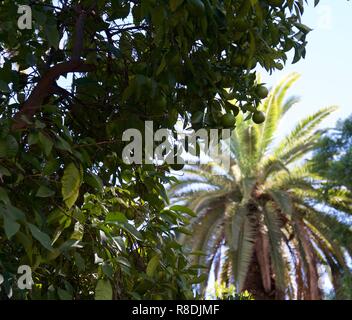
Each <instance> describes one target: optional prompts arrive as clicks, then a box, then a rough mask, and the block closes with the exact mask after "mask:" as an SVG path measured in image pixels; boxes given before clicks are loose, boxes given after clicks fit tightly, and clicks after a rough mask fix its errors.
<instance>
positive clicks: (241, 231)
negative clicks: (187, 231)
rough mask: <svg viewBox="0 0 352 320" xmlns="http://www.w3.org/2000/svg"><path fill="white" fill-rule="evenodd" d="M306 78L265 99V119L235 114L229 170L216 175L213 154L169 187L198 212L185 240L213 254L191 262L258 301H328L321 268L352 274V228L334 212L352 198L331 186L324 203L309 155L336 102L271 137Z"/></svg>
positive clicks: (346, 208) (289, 81) (334, 276)
mask: <svg viewBox="0 0 352 320" xmlns="http://www.w3.org/2000/svg"><path fill="white" fill-rule="evenodd" d="M298 78H299V76H298V75H297V74H291V75H289V76H288V77H286V78H285V79H284V80H283V81H281V82H280V83H279V84H278V85H277V86H276V87H274V88H273V89H272V90H271V92H270V94H269V96H268V97H267V99H266V100H264V102H263V104H262V105H261V106H260V109H261V110H262V111H263V112H264V113H265V114H266V121H265V122H264V123H263V124H262V125H256V124H250V122H249V121H245V120H244V119H243V118H242V117H240V116H238V117H237V124H236V129H235V130H234V132H233V134H232V137H231V139H230V143H228V144H226V146H225V147H226V148H228V151H229V152H230V155H231V170H230V172H229V173H224V175H221V176H219V175H214V174H213V172H214V170H218V169H219V168H217V167H218V166H219V164H217V163H216V161H215V160H214V161H213V162H211V163H209V164H206V165H204V164H202V165H197V166H186V167H185V169H184V171H183V172H184V174H183V175H182V177H180V178H179V182H178V183H176V184H174V185H173V186H171V187H170V190H169V191H170V194H171V198H172V199H174V201H183V202H185V203H186V204H187V205H188V206H190V208H191V209H193V210H194V211H195V212H196V213H197V217H196V218H194V220H193V221H192V223H191V228H192V236H184V238H183V239H181V241H182V242H183V243H184V244H185V245H188V246H190V247H191V249H192V250H193V251H194V252H198V251H203V252H204V253H205V255H193V256H192V257H193V261H192V262H193V263H195V264H197V265H206V266H207V268H208V270H214V274H215V280H216V281H221V282H224V283H226V284H228V285H229V284H235V286H236V289H237V291H239V292H241V291H243V290H248V291H249V292H251V293H252V294H253V295H254V296H255V298H256V299H285V298H286V299H321V298H322V293H321V290H320V286H319V270H320V268H321V267H324V266H325V267H326V269H325V270H327V271H328V274H329V275H330V278H331V280H332V284H333V286H334V288H335V289H338V286H339V283H340V281H341V278H342V277H343V275H344V274H346V273H349V272H350V271H349V267H348V265H347V262H346V257H347V256H348V255H350V253H351V251H352V245H351V244H352V241H351V240H352V232H351V231H350V229H349V227H348V226H347V225H346V224H345V223H343V222H341V221H340V220H339V219H338V218H336V215H332V214H331V211H334V210H338V211H343V212H345V213H351V211H352V210H351V200H350V199H351V197H350V195H349V194H348V192H347V191H344V190H331V194H330V196H329V199H328V200H327V202H325V203H324V204H322V197H321V193H320V192H319V184H320V183H321V178H320V177H319V176H317V175H316V174H314V173H313V172H312V170H311V167H310V164H309V161H303V160H305V158H304V157H307V154H308V153H309V152H310V151H312V150H313V149H314V148H315V147H316V145H317V142H318V140H319V138H320V137H321V135H322V133H323V131H322V130H318V129H317V128H318V125H319V124H320V123H321V121H322V120H323V119H325V118H326V117H327V116H328V115H329V114H330V113H331V112H333V111H334V110H335V109H336V108H335V107H327V108H323V109H321V110H319V111H318V112H316V113H314V114H313V115H311V116H309V117H307V118H305V119H303V120H301V121H300V122H299V123H298V124H297V125H296V127H295V128H294V129H293V130H292V131H291V132H290V133H289V134H288V135H287V136H286V137H284V138H283V139H282V140H281V141H280V142H278V143H273V139H274V138H275V133H276V131H277V128H278V125H279V122H280V120H281V119H282V117H283V116H284V115H285V114H286V113H287V111H288V110H290V108H291V107H292V106H293V105H294V104H295V103H296V102H297V101H298V99H297V98H296V97H291V98H288V99H286V95H287V91H288V89H289V88H290V87H291V86H292V85H293V84H294V82H295V81H296V80H297V79H298ZM273 144H274V145H273ZM209 274H210V273H209ZM203 289H204V288H203Z"/></svg>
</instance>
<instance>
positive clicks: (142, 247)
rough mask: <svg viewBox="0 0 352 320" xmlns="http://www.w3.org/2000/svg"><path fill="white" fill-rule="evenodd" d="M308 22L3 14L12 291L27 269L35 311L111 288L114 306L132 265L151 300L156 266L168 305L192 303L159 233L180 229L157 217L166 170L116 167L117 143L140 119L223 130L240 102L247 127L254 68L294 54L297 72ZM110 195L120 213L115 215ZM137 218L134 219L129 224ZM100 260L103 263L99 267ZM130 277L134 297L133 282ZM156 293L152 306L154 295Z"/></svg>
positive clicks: (216, 10) (96, 2) (208, 7)
mask: <svg viewBox="0 0 352 320" xmlns="http://www.w3.org/2000/svg"><path fill="white" fill-rule="evenodd" d="M314 2H315V4H316V3H317V2H318V1H314ZM19 5H28V6H30V8H31V11H32V15H33V23H31V27H32V28H31V29H23V28H19V25H18V21H17V19H16V18H19V17H20V16H21V14H22V13H18V6H19ZM303 11H304V1H303V0H287V1H273V0H252V1H247V0H242V1H241V0H237V1H230V0H225V1H220V0H204V1H201V0H170V1H161V0H143V1H127V0H119V1H105V0H82V1H69V0H57V1H49V0H45V1H28V0H21V1H13V0H4V1H1V3H0V21H1V25H0V108H1V114H0V223H1V229H0V248H1V252H0V267H1V268H2V271H3V270H6V272H7V273H6V275H5V278H6V281H7V282H8V283H11V279H13V278H14V277H15V272H14V270H17V266H18V265H19V264H28V265H30V266H31V267H32V268H33V271H34V274H33V277H34V280H35V282H36V283H39V287H38V288H39V289H40V290H39V293H38V295H39V296H40V297H41V298H45V297H46V298H48V297H56V298H58V297H59V298H68V297H71V298H72V297H74V298H80V297H81V298H85V297H88V296H89V298H90V297H91V296H92V295H91V294H90V293H91V292H92V291H93V292H94V290H95V289H94V288H95V287H96V284H97V283H98V284H99V287H98V288H99V292H101V282H99V280H104V281H105V280H106V279H108V280H109V281H110V284H111V283H112V284H113V288H112V289H111V290H113V291H114V292H113V294H114V297H119V296H123V297H129V298H131V297H132V296H133V294H132V292H134V291H133V290H132V291H131V290H130V291H129V293H128V294H127V295H126V293H123V292H117V291H116V290H117V288H118V286H117V285H116V283H118V282H116V279H115V278H114V277H115V276H116V277H120V278H121V277H122V275H124V276H126V274H125V273H124V272H125V271H126V268H128V265H130V269H128V270H129V271H128V272H130V270H131V269H132V270H134V271H135V272H137V271H138V272H142V271H143V272H144V276H145V277H146V278H147V282H148V281H149V284H148V286H149V287H151V286H153V284H155V282H156V281H157V278H155V277H154V276H155V273H154V271H153V270H156V269H155V268H156V267H157V266H159V267H160V268H161V271H164V272H166V273H167V277H166V278H165V279H166V280H165V282H159V284H162V283H164V284H165V286H166V287H167V285H168V284H170V283H173V284H174V288H176V289H175V290H171V289H170V290H171V291H168V290H163V291H162V290H161V291H162V292H164V294H165V295H166V296H167V297H180V296H181V297H186V296H187V292H188V295H189V287H187V285H186V284H185V281H184V280H185V279H186V278H187V277H191V278H192V279H193V280H194V279H195V280H194V281H200V280H199V279H198V278H197V276H198V275H197V274H195V273H194V272H193V271H192V270H191V271H189V270H188V269H187V268H188V267H186V266H185V265H184V260H183V258H182V257H183V255H182V248H179V247H178V246H177V245H176V244H175V243H173V242H172V237H173V234H170V235H166V234H165V232H164V231H165V228H166V229H167V228H169V229H171V225H168V224H167V223H169V224H170V221H171V222H172V223H173V225H177V226H178V229H179V231H180V230H181V231H182V230H183V229H182V228H183V226H184V225H185V224H187V219H186V218H185V217H184V213H182V212H181V213H180V212H178V211H177V210H169V209H168V211H167V212H168V213H167V216H168V218H167V219H168V221H169V222H167V223H166V222H165V221H163V219H162V218H161V217H160V214H161V212H163V210H165V206H167V205H168V199H167V197H166V196H165V190H164V187H163V184H164V183H168V182H169V181H170V177H168V171H169V169H168V167H167V166H164V167H159V168H155V167H153V166H150V165H141V166H136V165H132V166H129V165H126V164H124V163H123V161H122V159H121V153H122V148H123V143H122V142H121V136H122V132H123V131H124V130H125V129H127V128H141V127H143V125H144V121H146V120H153V121H154V126H155V129H158V128H161V127H163V128H173V126H174V125H175V123H176V121H177V119H178V118H179V117H182V119H183V121H184V123H185V125H187V124H189V123H190V124H193V126H194V127H197V126H202V127H206V128H213V127H219V126H221V124H220V123H219V113H220V112H221V108H222V107H224V108H229V105H228V103H227V102H226V101H227V100H228V99H234V98H235V99H236V100H237V101H238V102H239V104H238V106H237V108H240V109H242V111H244V112H246V111H247V112H248V113H247V115H249V116H248V119H249V118H250V117H251V115H252V114H254V113H255V111H256V107H257V105H258V104H259V102H260V100H261V97H262V96H263V94H262V93H260V90H259V92H258V84H257V83H256V74H255V67H256V66H257V65H261V66H262V67H264V68H265V69H267V70H268V71H273V70H275V69H281V68H282V67H283V65H284V63H285V62H286V59H287V53H288V52H290V51H291V50H293V51H294V53H295V54H294V61H293V62H297V61H298V60H300V59H301V58H302V57H304V56H305V46H306V35H307V33H308V32H309V28H308V27H306V26H305V25H303V24H302V23H301V15H302V14H303ZM224 88H227V89H228V90H224ZM229 112H232V113H233V114H234V115H235V111H234V110H229ZM199 115H200V120H199ZM195 118H197V119H198V120H197V121H193V122H192V119H193V120H194V119H195ZM107 188H112V189H111V190H112V191H111V192H115V194H116V198H118V199H120V200H119V201H121V203H120V204H119V206H118V208H117V209H116V208H115V209H112V208H111V206H112V205H113V203H110V200H111V194H110V193H109V192H110V191H108V190H110V189H107ZM116 188H117V189H116ZM136 199H138V200H136ZM133 208H134V209H133ZM131 210H132V211H133V210H135V211H136V212H137V213H136V212H134V211H133V212H130V211H131ZM108 213H109V214H112V216H108ZM131 214H132V215H136V216H137V217H139V220H138V219H137V220H135V219H132V220H133V222H131V221H132V220H130V222H128V221H127V220H126V219H125V218H128V217H132V216H131ZM110 218H112V219H113V222H114V223H115V222H116V223H115V224H114V223H113V226H111V223H110V222H111V221H110V220H109V219H110ZM170 219H171V220H170ZM180 220H181V222H180ZM154 222H155V223H157V228H159V229H160V230H159V231H155V230H154V229H153V228H154V227H153V223H154ZM165 223H166V225H165ZM137 227H138V228H139V230H137ZM141 228H142V229H143V228H145V229H146V230H154V231H150V232H151V233H152V234H153V236H152V235H150V233H148V232H149V231H146V230H144V231H145V232H147V233H146V234H145V233H144V231H143V230H140V229H141ZM150 228H151V229H150ZM136 230H137V231H138V232H139V233H137V232H136ZM140 231H141V232H140ZM158 232H159V233H158ZM140 233H141V234H140ZM148 234H149V236H148ZM116 237H117V238H116ZM119 237H120V238H119ZM148 237H151V238H149V240H148ZM119 239H120V240H121V239H122V241H123V244H121V243H119ZM10 240H11V241H10ZM148 241H151V243H152V244H151V243H149V244H148ZM168 241H171V244H170V243H169V245H171V246H176V247H175V248H174V247H173V248H172V249H170V251H169V253H170V255H169V256H167V255H166V256H165V257H164V259H171V260H170V261H168V262H166V261H164V262H163V261H160V260H158V259H159V258H158V256H156V255H155V252H154V253H153V252H152V251H153V250H150V246H152V247H153V246H154V247H153V248H154V249H155V246H157V245H161V244H162V243H164V242H168ZM105 243H108V244H109V245H108V246H103V245H102V244H105ZM111 246H112V247H113V249H112V247H111ZM124 248H125V249H126V248H127V249H126V250H127V251H124V250H125V249H124ZM112 250H115V251H112ZM131 250H132V251H134V252H135V253H136V255H137V256H138V257H139V258H138V259H137V260H133V254H132V255H131V252H132V251H131ZM163 250H165V249H163ZM154 251H155V250H154ZM117 252H118V254H117ZM95 256H98V257H99V258H100V259H102V260H103V261H101V260H99V259H96V261H95V262H96V263H94V257H95ZM116 256H118V257H120V256H121V257H120V258H119V259H117V260H116ZM125 259H128V260H129V261H128V262H127V261H125ZM139 260H141V261H142V263H141V265H142V266H141V267H140V269H138V268H139V267H138V261H139ZM83 262H84V264H83ZM159 262H160V264H159ZM167 265H174V266H175V265H177V266H178V267H177V270H180V272H184V273H185V276H182V275H180V274H174V272H172V271H170V270H168V269H167ZM87 266H89V267H87ZM148 267H149V268H148ZM111 268H112V270H113V274H112V273H111ZM186 269H187V270H186ZM73 270H75V271H73ZM167 270H168V271H167ZM175 270H176V269H175ZM126 272H127V271H126ZM188 272H189V273H188ZM192 272H193V273H192ZM88 274H93V275H94V278H89V280H87V275H88ZM63 275H64V276H63ZM126 277H127V276H126ZM128 277H129V278H128V281H130V282H129V283H130V287H131V288H132V287H135V286H136V284H137V283H140V281H141V280H140V278H138V279H137V277H136V278H135V277H134V276H133V275H130V274H128ZM142 277H143V276H142ZM168 277H169V278H168ZM180 277H181V278H180ZM120 278H119V279H120ZM124 279H125V278H124ZM197 279H198V280H197ZM153 281H154V282H153ZM77 283H80V285H78V284H77ZM103 283H104V288H105V290H107V291H106V292H108V295H109V296H111V295H110V287H109V285H108V284H107V283H109V282H106V281H105V282H103ZM9 286H10V285H9ZM127 288H129V287H128V285H127ZM154 288H155V292H154V291H150V292H151V293H150V295H155V296H159V295H160V292H159V291H160V290H159V291H158V289H157V288H158V287H157V286H154ZM8 292H9V291H8ZM87 292H90V293H89V294H88V296H87V294H86V293H87ZM145 292H146V289H144V291H143V289H141V290H140V291H139V292H137V293H136V294H137V295H134V296H133V297H138V295H139V297H143V295H144V294H145ZM170 292H171V293H170ZM33 294H34V293H33ZM35 294H37V293H35ZM148 297H152V296H148ZM153 297H154V296H153ZM164 297H165V296H164ZM32 298H34V296H33V297H32Z"/></svg>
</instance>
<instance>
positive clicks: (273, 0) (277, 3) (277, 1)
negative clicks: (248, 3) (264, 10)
mask: <svg viewBox="0 0 352 320" xmlns="http://www.w3.org/2000/svg"><path fill="white" fill-rule="evenodd" d="M267 1H268V4H270V5H271V6H273V7H281V6H282V5H283V4H284V2H285V0H267Z"/></svg>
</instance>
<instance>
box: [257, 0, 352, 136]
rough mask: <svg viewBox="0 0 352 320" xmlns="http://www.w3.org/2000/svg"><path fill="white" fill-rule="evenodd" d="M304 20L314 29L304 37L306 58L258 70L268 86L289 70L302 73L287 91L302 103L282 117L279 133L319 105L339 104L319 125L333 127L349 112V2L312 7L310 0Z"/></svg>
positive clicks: (336, 0) (323, 2)
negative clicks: (277, 68)
mask: <svg viewBox="0 0 352 320" xmlns="http://www.w3.org/2000/svg"><path fill="white" fill-rule="evenodd" d="M303 23H305V24H306V25H308V26H309V27H310V28H313V29H314V30H313V31H312V32H311V33H310V34H309V35H308V38H307V39H308V46H307V55H306V58H305V59H304V60H301V61H299V62H298V63H296V64H294V65H292V64H291V61H292V59H290V60H288V61H287V64H286V66H285V68H284V69H283V70H282V71H277V72H275V73H273V74H272V75H269V74H265V73H264V72H263V71H261V76H262V81H263V82H266V83H267V84H268V85H269V86H272V85H274V84H276V83H277V82H278V81H279V80H280V79H281V78H282V77H284V76H285V75H287V74H288V73H290V72H294V71H295V72H298V73H300V74H301V78H300V80H299V81H298V82H297V83H296V84H295V85H294V86H293V87H292V89H291V91H290V94H292V95H298V96H300V97H301V102H300V103H298V104H297V105H296V106H294V107H293V108H292V110H291V111H290V112H289V113H288V114H287V117H286V118H285V119H284V120H283V122H282V124H281V125H280V133H281V134H283V133H285V132H287V131H288V130H289V129H291V128H292V127H293V126H294V125H295V123H297V122H298V121H299V120H300V119H302V117H304V116H306V115H309V114H311V113H313V112H315V111H317V110H318V109H320V108H321V107H325V106H329V105H337V106H339V110H338V111H337V112H335V113H334V114H333V115H331V116H330V117H329V119H328V120H326V121H325V122H324V123H323V124H322V125H323V126H324V127H326V126H333V125H335V123H336V121H337V120H338V119H340V118H345V117H347V116H348V115H350V114H352V83H351V78H350V77H351V76H352V62H351V59H352V33H351V32H352V2H351V1H347V0H321V2H320V4H319V5H318V6H317V7H316V8H314V6H313V1H312V0H309V6H308V7H307V8H306V11H305V13H304V16H303Z"/></svg>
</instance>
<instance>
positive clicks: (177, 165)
mask: <svg viewBox="0 0 352 320" xmlns="http://www.w3.org/2000/svg"><path fill="white" fill-rule="evenodd" d="M184 167H185V165H184V164H182V163H173V164H170V168H171V169H172V170H174V171H181V170H182V169H183V168H184Z"/></svg>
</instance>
